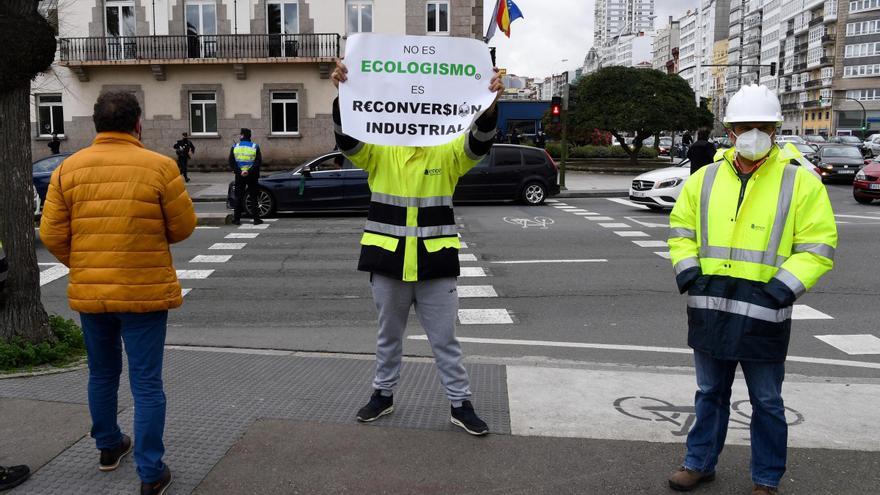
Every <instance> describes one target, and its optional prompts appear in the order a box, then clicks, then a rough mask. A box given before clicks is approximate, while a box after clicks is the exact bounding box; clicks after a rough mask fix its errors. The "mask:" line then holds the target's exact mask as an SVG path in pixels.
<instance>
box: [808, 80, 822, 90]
mask: <svg viewBox="0 0 880 495" xmlns="http://www.w3.org/2000/svg"><path fill="white" fill-rule="evenodd" d="M821 85H822V80H821V79H813V80H812V81H807V82H805V83H804V87H805V88H817V87H819V86H821Z"/></svg>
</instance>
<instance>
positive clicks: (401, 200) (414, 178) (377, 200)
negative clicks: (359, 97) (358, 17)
mask: <svg viewBox="0 0 880 495" xmlns="http://www.w3.org/2000/svg"><path fill="white" fill-rule="evenodd" d="M346 72H347V69H346V68H345V65H344V64H342V63H341V62H337V66H336V69H335V70H334V71H333V75H332V76H331V79H332V81H333V84H334V85H335V86H336V87H339V84H340V83H344V82H345V81H346V79H347V76H346ZM489 89H490V90H491V91H494V92H496V94H501V92H502V91H503V90H504V85H503V84H502V83H501V78H500V77H499V76H498V75H497V74H496V75H495V77H493V78H492V81H491V83H490V85H489ZM496 99H497V96H496ZM333 120H334V123H335V124H336V143H337V146H338V147H339V149H340V150H341V151H342V152H343V153H344V154H345V155H346V156H347V157H348V158H349V160H351V162H352V163H353V164H354V165H355V166H357V167H359V168H362V169H364V170H366V171H367V173H368V174H369V176H368V183H369V185H370V190H371V191H372V198H371V203H370V212H369V215H368V217H367V224H366V227H365V229H364V234H363V237H362V238H361V256H360V262H359V264H358V269H359V270H361V271H366V272H370V284H371V285H372V289H373V299H374V301H375V303H376V308H377V309H378V311H379V336H378V343H377V349H376V376H375V379H374V380H373V388H374V392H373V395H372V396H371V398H370V401H369V403H368V404H367V405H365V406H364V407H363V408H361V409H360V410H359V411H358V413H357V419H358V420H359V421H362V422H369V421H374V420H376V419H378V418H380V417H381V416H384V415H386V414H390V413H391V412H393V411H394V405H393V403H394V399H393V391H394V388H395V386H396V385H397V383H398V381H399V380H400V363H401V358H402V353H403V334H404V332H405V330H406V322H407V317H408V315H409V310H410V307H412V306H413V305H415V310H416V315H417V316H418V318H419V321H420V322H421V324H422V327H423V328H424V329H425V333H426V334H427V336H428V340H429V341H430V343H431V349H432V350H433V352H434V358H435V360H436V362H437V368H438V371H439V373H440V381H441V382H442V383H443V385H444V387H445V388H446V396H447V397H448V398H449V400H450V402H451V403H452V407H451V418H450V420H451V421H452V423H453V424H455V425H457V426H459V427H461V428H463V429H464V430H465V431H467V432H468V433H470V434H472V435H485V434H486V433H488V432H489V428H488V426H487V425H486V423H485V422H483V420H481V419H480V418H479V416H477V414H476V412H474V408H473V405H472V404H471V401H470V398H471V391H470V379H469V377H468V374H467V371H466V370H465V368H464V366H463V365H462V352H461V346H460V345H459V343H458V340H457V339H456V338H455V320H456V318H457V316H458V292H457V289H456V279H457V277H458V275H459V264H458V250H459V248H460V243H459V239H458V232H457V230H456V227H455V215H454V213H453V211H452V194H453V192H455V185H456V184H457V183H458V179H459V178H460V177H461V176H462V175H464V174H465V173H467V171H468V170H470V169H471V167H473V166H474V165H475V164H476V163H477V162H479V161H480V160H481V159H482V158H483V157H484V156H485V155H486V154H488V153H489V150H490V149H491V147H492V142H493V139H494V137H495V126H496V122H497V112H496V108H495V104H494V103H493V104H492V107H491V108H489V109H487V110H486V111H485V112H484V113H483V114H482V115H481V116H480V117H479V118H478V119H477V120H476V122H475V123H474V125H473V126H472V127H471V129H470V131H469V132H468V133H467V134H465V135H462V136H459V137H458V138H457V139H455V140H453V141H452V142H450V143H447V144H443V145H440V146H431V147H406V146H380V145H374V144H369V143H363V142H360V141H358V140H356V139H354V138H352V137H350V136H347V135H345V134H343V133H342V120H341V116H340V111H339V100H338V99H337V100H335V101H334V102H333Z"/></svg>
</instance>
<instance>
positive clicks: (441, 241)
mask: <svg viewBox="0 0 880 495" xmlns="http://www.w3.org/2000/svg"><path fill="white" fill-rule="evenodd" d="M422 242H424V243H425V251H427V252H429V253H436V252H437V251H440V250H441V249H447V248H448V249H456V250H457V249H461V240H460V239H459V238H458V236H455V237H435V238H433V239H424V240H423V241H422Z"/></svg>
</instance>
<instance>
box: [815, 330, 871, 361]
mask: <svg viewBox="0 0 880 495" xmlns="http://www.w3.org/2000/svg"><path fill="white" fill-rule="evenodd" d="M815 337H816V338H817V339H819V340H821V341H822V342H825V343H826V344H828V345H830V346H833V347H836V348H837V349H839V350H841V351H843V352H845V353H847V354H849V355H850V356H855V355H865V354H880V339H878V338H877V337H876V336H874V335H871V334H861V335H815Z"/></svg>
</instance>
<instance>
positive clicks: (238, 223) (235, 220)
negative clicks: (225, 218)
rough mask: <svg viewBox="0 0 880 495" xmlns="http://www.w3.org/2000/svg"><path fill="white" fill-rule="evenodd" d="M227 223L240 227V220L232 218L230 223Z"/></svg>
mask: <svg viewBox="0 0 880 495" xmlns="http://www.w3.org/2000/svg"><path fill="white" fill-rule="evenodd" d="M229 223H231V224H232V225H241V220H239V219H237V218H233V219H232V221H231V222H229Z"/></svg>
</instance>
